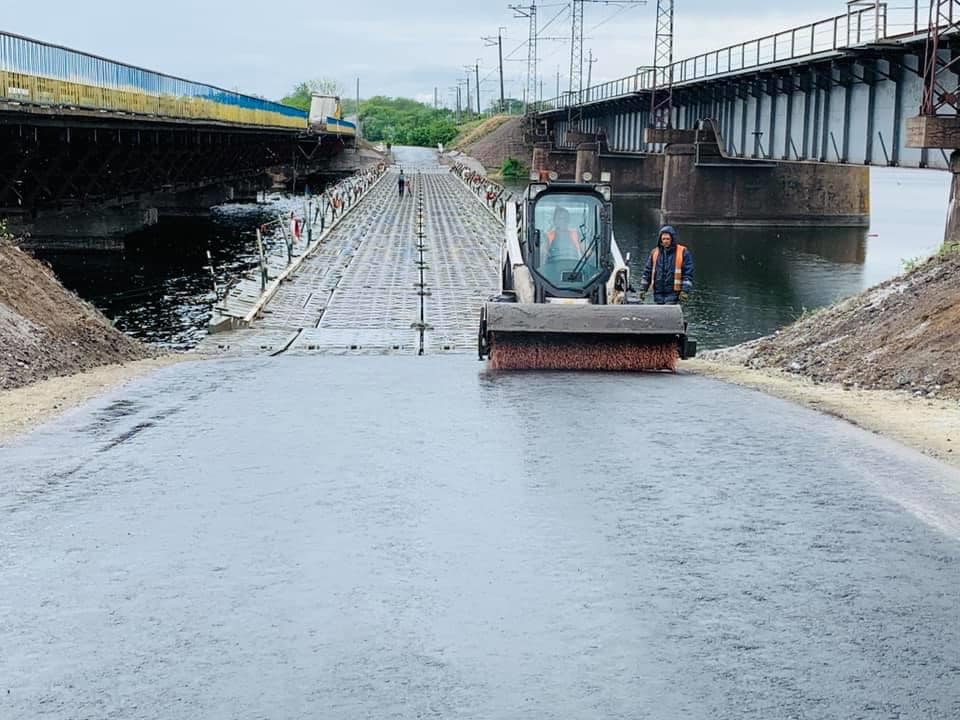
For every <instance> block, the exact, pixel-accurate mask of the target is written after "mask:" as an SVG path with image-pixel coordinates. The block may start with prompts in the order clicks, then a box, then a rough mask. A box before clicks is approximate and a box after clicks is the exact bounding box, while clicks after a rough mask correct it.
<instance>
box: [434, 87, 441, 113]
mask: <svg viewBox="0 0 960 720" xmlns="http://www.w3.org/2000/svg"><path fill="white" fill-rule="evenodd" d="M439 107H440V98H439V97H438V95H437V87H436V85H434V87H433V109H434V110H436V109H437V108H439Z"/></svg>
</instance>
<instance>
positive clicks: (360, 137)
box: [354, 78, 363, 152]
mask: <svg viewBox="0 0 960 720" xmlns="http://www.w3.org/2000/svg"><path fill="white" fill-rule="evenodd" d="M361 139H363V130H362V129H361V128H360V78H357V141H356V143H354V145H355V146H356V149H357V152H360V140H361Z"/></svg>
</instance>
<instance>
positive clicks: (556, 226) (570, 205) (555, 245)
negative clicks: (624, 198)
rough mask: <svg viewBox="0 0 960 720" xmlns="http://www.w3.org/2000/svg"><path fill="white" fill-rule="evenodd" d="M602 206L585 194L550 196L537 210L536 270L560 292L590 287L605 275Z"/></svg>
mask: <svg viewBox="0 0 960 720" xmlns="http://www.w3.org/2000/svg"><path fill="white" fill-rule="evenodd" d="M602 206H603V203H602V202H601V201H600V200H599V199H598V198H596V197H593V196H591V195H586V194H573V193H570V194H565V193H550V194H546V195H541V196H540V197H539V198H537V201H536V205H535V206H534V219H533V224H534V230H535V231H536V232H535V233H534V236H535V237H536V238H537V243H536V248H535V261H534V263H533V267H534V269H535V270H536V271H537V273H538V274H539V275H541V276H542V277H543V278H544V279H545V280H546V281H547V282H548V283H550V284H551V285H553V286H554V287H556V288H557V289H560V290H570V291H576V290H580V289H582V288H585V287H587V286H588V285H589V284H590V283H591V282H593V281H594V280H595V279H596V277H597V276H598V275H599V274H600V273H601V272H603V263H602V261H601V257H602V253H603V251H604V248H603V245H604V243H603V241H602V235H603V233H602V227H601V208H602Z"/></svg>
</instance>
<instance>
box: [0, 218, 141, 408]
mask: <svg viewBox="0 0 960 720" xmlns="http://www.w3.org/2000/svg"><path fill="white" fill-rule="evenodd" d="M0 278H2V280H3V281H2V283H0V390H10V389H13V388H19V387H24V386H27V385H31V384H33V383H36V382H39V381H42V380H47V379H49V378H52V377H59V376H63V375H72V374H75V373H78V372H82V371H85V370H90V369H92V368H95V367H98V366H101V365H107V364H112V363H119V362H128V361H132V360H143V359H146V358H149V357H155V356H156V355H157V353H156V351H154V350H152V349H150V348H148V347H147V346H145V345H143V344H141V343H140V342H138V341H136V340H134V339H133V338H130V337H128V336H126V335H124V334H123V333H122V332H120V331H119V330H116V329H115V328H114V327H112V326H111V324H110V322H109V321H108V320H107V319H106V318H105V317H104V316H103V315H102V314H101V313H100V312H98V311H97V310H96V309H95V308H94V307H93V305H91V304H90V303H87V302H84V301H83V300H81V299H80V298H79V297H77V296H76V295H74V294H73V293H71V292H70V291H68V290H67V289H66V288H64V287H63V285H61V284H60V282H59V280H57V277H56V276H55V275H54V273H53V271H52V270H51V269H50V267H49V266H47V265H45V264H44V263H42V262H40V261H38V260H36V259H35V258H34V257H33V256H31V255H30V254H29V253H27V252H26V251H24V250H21V249H20V248H18V247H17V246H16V245H14V244H13V241H12V240H11V239H10V238H8V237H5V236H3V235H0Z"/></svg>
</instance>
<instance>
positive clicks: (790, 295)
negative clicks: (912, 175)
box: [614, 198, 867, 348]
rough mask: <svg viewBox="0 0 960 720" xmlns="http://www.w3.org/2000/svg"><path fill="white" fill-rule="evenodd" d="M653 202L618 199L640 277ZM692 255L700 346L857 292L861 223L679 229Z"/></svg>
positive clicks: (756, 332) (863, 237) (746, 335)
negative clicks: (848, 225)
mask: <svg viewBox="0 0 960 720" xmlns="http://www.w3.org/2000/svg"><path fill="white" fill-rule="evenodd" d="M656 207H657V203H656V201H652V200H647V199H631V198H623V199H619V200H617V202H616V209H615V214H614V224H615V232H616V237H617V241H618V243H619V244H620V247H621V248H622V249H623V250H624V251H625V252H629V253H630V254H631V260H630V266H631V270H632V272H633V273H635V276H636V277H639V275H640V273H641V272H642V270H643V265H644V263H645V262H646V258H647V255H648V254H649V252H650V249H651V247H652V246H653V244H654V242H655V238H656V233H657V229H658V227H659V222H658V218H657V213H656ZM679 239H680V242H682V243H683V244H685V245H687V246H688V247H689V248H690V249H691V250H692V251H693V254H694V258H695V260H696V291H695V293H694V295H693V298H692V301H691V302H690V303H689V305H688V308H689V313H688V314H689V316H690V319H691V330H692V333H693V335H694V336H695V337H696V338H697V339H698V341H699V342H700V343H701V344H702V346H703V347H708V348H709V347H717V346H720V345H728V344H732V343H737V342H741V341H743V340H747V339H750V338H754V337H758V336H760V335H765V334H767V333H769V332H772V331H773V330H775V329H777V328H778V327H782V326H783V325H785V324H787V323H789V322H791V321H792V320H793V319H795V318H796V317H797V316H798V315H799V314H801V313H802V312H803V311H804V310H805V309H807V308H815V307H820V306H823V305H829V304H830V303H832V302H834V301H836V300H838V299H841V298H844V297H847V296H849V295H852V294H854V293H856V292H859V291H860V289H861V287H862V285H863V265H864V261H865V259H866V254H867V231H866V230H865V229H864V228H817V229H809V228H781V229H771V228H720V227H681V228H680V234H679Z"/></svg>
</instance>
